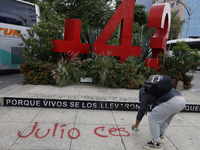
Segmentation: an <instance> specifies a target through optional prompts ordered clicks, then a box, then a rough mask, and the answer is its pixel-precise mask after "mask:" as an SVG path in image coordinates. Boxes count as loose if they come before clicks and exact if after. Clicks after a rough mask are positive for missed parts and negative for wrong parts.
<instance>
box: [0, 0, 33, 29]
mask: <svg viewBox="0 0 200 150" xmlns="http://www.w3.org/2000/svg"><path fill="white" fill-rule="evenodd" d="M0 22H2V23H7V24H13V25H20V26H26V27H32V26H33V25H34V24H35V23H36V12H35V6H34V5H28V4H26V3H19V2H17V1H13V0H0Z"/></svg>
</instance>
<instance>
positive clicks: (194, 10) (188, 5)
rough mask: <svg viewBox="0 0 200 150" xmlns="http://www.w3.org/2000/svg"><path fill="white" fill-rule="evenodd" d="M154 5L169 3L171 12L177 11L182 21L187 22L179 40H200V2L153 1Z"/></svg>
mask: <svg viewBox="0 0 200 150" xmlns="http://www.w3.org/2000/svg"><path fill="white" fill-rule="evenodd" d="M152 3H153V4H158V3H169V4H170V6H171V11H177V14H178V16H179V17H180V18H181V20H185V23H184V24H183V27H182V31H181V33H180V35H179V37H178V38H200V0H153V1H152Z"/></svg>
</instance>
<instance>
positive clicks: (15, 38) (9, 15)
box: [0, 0, 40, 70]
mask: <svg viewBox="0 0 200 150" xmlns="http://www.w3.org/2000/svg"><path fill="white" fill-rule="evenodd" d="M39 15H40V10H39V7H38V5H36V4H33V3H29V2H25V1H22V0H0V70H10V69H19V68H20V67H19V64H20V63H21V61H22V59H23V45H22V46H20V45H19V44H20V43H23V42H22V40H21V38H20V36H19V32H18V31H20V32H21V34H25V35H27V36H28V33H27V29H30V28H31V27H33V25H36V24H37V22H38V21H39V18H38V16H39Z"/></svg>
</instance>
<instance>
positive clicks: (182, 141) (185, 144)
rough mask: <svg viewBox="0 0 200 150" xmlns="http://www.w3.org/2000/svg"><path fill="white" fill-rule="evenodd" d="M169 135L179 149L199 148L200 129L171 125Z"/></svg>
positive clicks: (196, 149) (190, 149) (194, 149)
mask: <svg viewBox="0 0 200 150" xmlns="http://www.w3.org/2000/svg"><path fill="white" fill-rule="evenodd" d="M166 135H167V137H168V138H169V140H170V141H171V142H172V143H173V144H174V145H176V147H177V149H178V150H199V147H200V143H199V141H200V136H199V135H200V130H199V129H197V128H191V127H171V128H169V129H168V131H167V134H166Z"/></svg>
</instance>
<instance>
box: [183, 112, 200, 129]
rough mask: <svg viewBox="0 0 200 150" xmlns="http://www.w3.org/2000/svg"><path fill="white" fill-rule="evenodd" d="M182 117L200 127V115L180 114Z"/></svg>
mask: <svg viewBox="0 0 200 150" xmlns="http://www.w3.org/2000/svg"><path fill="white" fill-rule="evenodd" d="M180 116H182V117H183V118H184V119H185V120H186V121H188V123H190V124H191V125H193V126H200V119H199V117H200V114H199V113H180Z"/></svg>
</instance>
